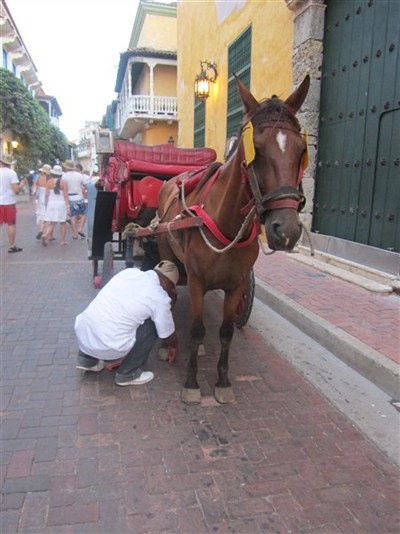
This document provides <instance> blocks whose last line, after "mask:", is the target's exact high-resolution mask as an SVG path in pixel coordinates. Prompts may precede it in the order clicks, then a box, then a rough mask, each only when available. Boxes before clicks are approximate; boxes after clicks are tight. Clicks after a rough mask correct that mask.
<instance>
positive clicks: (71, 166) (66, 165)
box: [62, 159, 75, 171]
mask: <svg viewBox="0 0 400 534" xmlns="http://www.w3.org/2000/svg"><path fill="white" fill-rule="evenodd" d="M62 165H63V167H64V169H68V170H69V171H74V170H75V163H74V162H73V161H72V159H67V160H66V161H64V163H63V164H62Z"/></svg>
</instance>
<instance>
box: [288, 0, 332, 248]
mask: <svg viewBox="0 0 400 534" xmlns="http://www.w3.org/2000/svg"><path fill="white" fill-rule="evenodd" d="M285 2H286V5H287V7H288V9H290V10H291V11H292V12H293V14H294V38H293V58H292V64H293V82H294V86H295V87H297V86H298V85H299V84H300V83H301V82H302V81H303V79H304V76H305V75H306V74H309V75H310V78H311V83H310V90H309V93H308V95H307V98H306V100H305V102H304V104H303V106H302V108H301V109H300V111H299V112H298V114H297V117H298V119H299V121H300V124H301V126H302V129H303V130H304V129H306V130H307V134H308V151H309V167H308V168H307V169H306V172H305V173H304V179H303V187H304V193H305V195H306V198H307V204H306V207H305V209H304V212H303V213H302V214H301V219H302V222H303V223H304V224H305V226H306V227H307V228H308V229H309V230H310V229H311V222H312V212H313V205H314V188H315V177H316V170H317V149H318V127H319V109H320V97H321V72H322V57H323V39H324V24H325V18H324V17H325V9H326V5H325V0H285ZM305 244H306V245H307V244H308V243H307V242H305Z"/></svg>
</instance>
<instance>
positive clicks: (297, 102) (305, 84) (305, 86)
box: [285, 74, 310, 113]
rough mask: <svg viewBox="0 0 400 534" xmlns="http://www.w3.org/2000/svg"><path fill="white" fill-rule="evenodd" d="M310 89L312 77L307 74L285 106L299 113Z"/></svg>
mask: <svg viewBox="0 0 400 534" xmlns="http://www.w3.org/2000/svg"><path fill="white" fill-rule="evenodd" d="M309 88H310V76H309V75H308V74H307V76H306V77H305V78H304V80H303V81H302V83H301V85H299V87H298V88H297V89H296V90H295V91H294V92H293V93H292V94H291V95H290V96H289V98H287V99H286V100H285V104H287V105H288V106H289V107H290V108H291V109H292V110H293V112H294V113H297V112H298V110H299V109H300V108H301V106H302V105H303V102H304V100H305V99H306V96H307V93H308V90H309Z"/></svg>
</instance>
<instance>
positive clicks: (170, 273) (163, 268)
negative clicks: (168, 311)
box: [154, 260, 179, 286]
mask: <svg viewBox="0 0 400 534" xmlns="http://www.w3.org/2000/svg"><path fill="white" fill-rule="evenodd" d="M154 270H155V271H158V272H159V273H161V274H163V275H164V276H166V277H167V278H168V280H171V282H172V283H173V284H174V286H176V284H177V283H178V280H179V271H178V268H177V266H176V265H175V263H172V261H168V260H163V261H160V263H159V264H158V265H156V266H155V267H154Z"/></svg>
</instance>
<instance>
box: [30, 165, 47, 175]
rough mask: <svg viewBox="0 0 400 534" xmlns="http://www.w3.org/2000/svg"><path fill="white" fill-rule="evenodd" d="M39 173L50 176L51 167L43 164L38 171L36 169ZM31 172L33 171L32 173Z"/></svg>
mask: <svg viewBox="0 0 400 534" xmlns="http://www.w3.org/2000/svg"><path fill="white" fill-rule="evenodd" d="M38 171H39V172H43V173H44V174H50V173H51V165H48V164H47V163H45V164H44V165H43V167H41V168H40V169H38ZM32 172H33V171H32Z"/></svg>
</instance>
